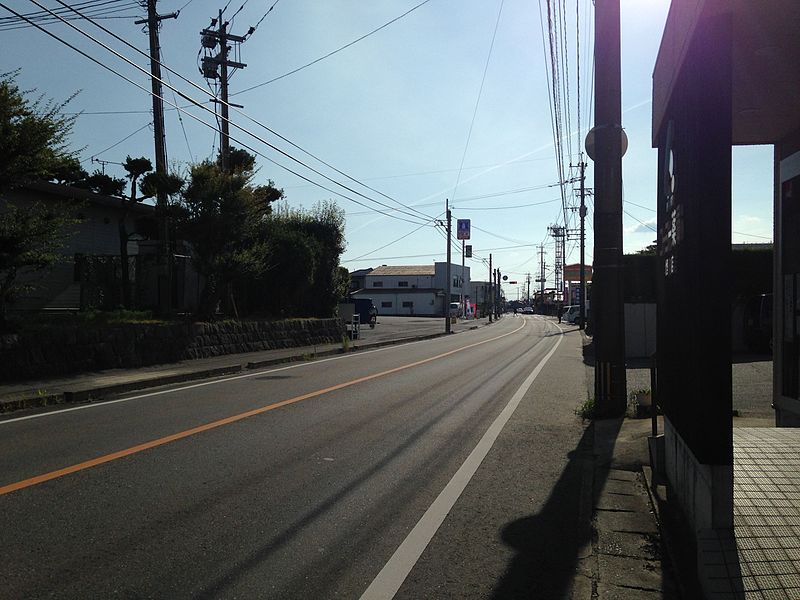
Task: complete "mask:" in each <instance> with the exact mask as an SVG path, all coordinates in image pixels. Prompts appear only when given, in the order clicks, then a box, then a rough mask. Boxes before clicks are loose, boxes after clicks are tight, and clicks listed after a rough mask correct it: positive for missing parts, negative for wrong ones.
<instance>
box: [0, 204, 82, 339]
mask: <svg viewBox="0 0 800 600" xmlns="http://www.w3.org/2000/svg"><path fill="white" fill-rule="evenodd" d="M76 223H78V219H76V218H73V217H71V216H70V215H69V214H67V212H66V211H63V210H58V209H53V208H46V207H45V206H44V205H41V204H35V205H33V206H32V207H26V208H25V209H21V208H19V207H17V206H15V205H14V204H11V203H5V205H4V206H3V208H2V210H0V326H4V325H5V323H6V316H7V310H8V306H9V305H10V304H11V303H12V302H14V300H15V299H16V298H17V297H18V296H19V295H20V294H22V293H23V292H25V291H28V290H30V289H31V288H32V287H33V285H32V284H31V283H24V284H23V283H19V279H18V277H19V276H20V275H22V274H24V273H32V272H36V271H42V270H44V269H47V268H49V267H51V266H53V265H54V264H55V263H56V262H58V260H60V258H61V256H60V254H59V251H60V250H61V248H62V247H63V246H64V243H65V242H66V240H67V239H68V238H69V237H70V236H71V235H72V233H73V232H72V231H71V227H70V226H71V225H74V224H76Z"/></svg>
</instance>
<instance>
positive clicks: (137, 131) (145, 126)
mask: <svg viewBox="0 0 800 600" xmlns="http://www.w3.org/2000/svg"><path fill="white" fill-rule="evenodd" d="M152 124H153V122H152V121H150V122H149V123H148V124H147V125H143V126H142V127H139V129H137V130H136V131H134V132H133V133H131V134H128V135H126V136H125V137H124V138H122V139H121V140H120V141H118V142H116V143H114V144H111V145H110V146H109V147H108V148H106V149H105V150H101V151H100V152H97V153H96V154H92V156H90V157H89V158H90V159H92V158H97V157H98V156H100V155H102V154H105V153H106V152H108V151H109V150H111V149H113V148H116V147H117V146H119V145H120V144H121V143H122V142H127V141H128V140H129V139H131V138H132V137H133V136H135V135H136V134H137V133H139V132H140V131H142V130H143V129H146V128H148V127H150V126H151V125H152ZM81 162H86V161H85V160H84V161H81Z"/></svg>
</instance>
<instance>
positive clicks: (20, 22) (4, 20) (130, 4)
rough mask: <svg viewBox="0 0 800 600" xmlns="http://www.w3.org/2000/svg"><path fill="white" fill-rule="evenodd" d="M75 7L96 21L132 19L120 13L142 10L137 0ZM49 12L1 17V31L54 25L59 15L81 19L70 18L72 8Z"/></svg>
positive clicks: (92, 1)
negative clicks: (38, 24) (36, 25)
mask: <svg viewBox="0 0 800 600" xmlns="http://www.w3.org/2000/svg"><path fill="white" fill-rule="evenodd" d="M75 7H77V8H79V9H82V10H84V12H86V13H87V14H89V15H90V16H91V17H93V18H96V19H108V18H130V16H124V15H119V13H120V12H124V11H127V10H130V9H134V8H135V9H138V8H140V6H139V3H138V2H136V1H135V0H105V1H103V2H97V1H96V0H89V1H85V2H79V3H77V4H75ZM48 11H49V9H44V10H39V11H34V12H30V13H25V14H24V15H22V16H21V17H16V16H10V17H8V16H6V17H0V31H10V30H13V29H22V28H27V27H31V26H32V25H33V23H53V22H56V21H58V15H67V17H65V18H66V19H67V20H77V19H78V18H79V17H72V18H70V17H69V15H70V14H71V8H62V9H55V10H53V11H51V12H53V14H48ZM81 18H82V17H81Z"/></svg>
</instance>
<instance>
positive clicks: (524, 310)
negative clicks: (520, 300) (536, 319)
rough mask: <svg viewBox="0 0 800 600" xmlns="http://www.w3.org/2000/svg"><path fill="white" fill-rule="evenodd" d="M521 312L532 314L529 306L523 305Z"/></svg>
mask: <svg viewBox="0 0 800 600" xmlns="http://www.w3.org/2000/svg"><path fill="white" fill-rule="evenodd" d="M522 314H523V315H532V314H533V308H532V307H530V306H523V307H522Z"/></svg>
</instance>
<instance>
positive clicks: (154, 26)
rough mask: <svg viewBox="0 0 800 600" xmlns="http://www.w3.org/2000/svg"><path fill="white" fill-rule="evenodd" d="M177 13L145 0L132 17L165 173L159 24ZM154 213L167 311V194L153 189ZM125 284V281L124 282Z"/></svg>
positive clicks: (162, 304)
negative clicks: (142, 34)
mask: <svg viewBox="0 0 800 600" xmlns="http://www.w3.org/2000/svg"><path fill="white" fill-rule="evenodd" d="M177 17H178V13H170V14H168V15H159V14H158V12H157V11H156V0H147V19H144V20H140V21H135V23H136V25H147V33H148V35H149V38H150V83H151V88H152V91H153V131H154V132H155V150H156V156H155V158H156V173H158V174H159V175H166V174H167V142H166V136H165V133H164V99H163V95H162V94H163V89H162V87H161V46H160V44H159V40H158V28H159V24H160V23H161V21H163V20H164V19H175V18H177ZM156 216H157V219H158V312H159V314H162V315H164V314H167V313H168V312H170V310H171V308H172V302H171V300H172V293H171V290H172V252H171V250H170V245H169V222H168V220H167V219H168V217H167V194H166V192H164V191H163V190H161V189H159V190H158V191H157V192H156ZM124 283H125V285H127V282H124Z"/></svg>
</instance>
